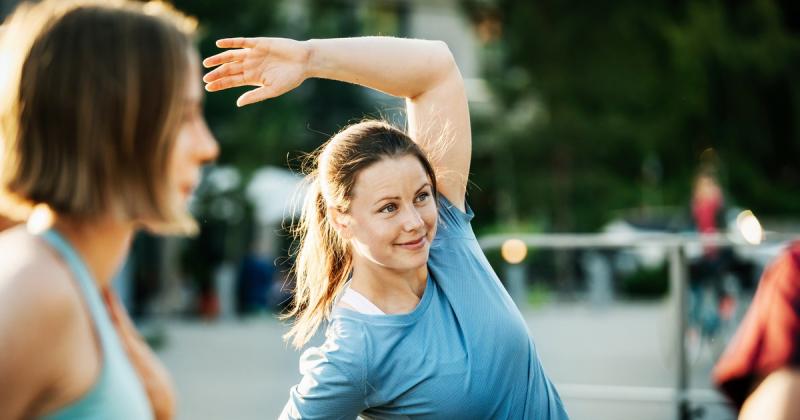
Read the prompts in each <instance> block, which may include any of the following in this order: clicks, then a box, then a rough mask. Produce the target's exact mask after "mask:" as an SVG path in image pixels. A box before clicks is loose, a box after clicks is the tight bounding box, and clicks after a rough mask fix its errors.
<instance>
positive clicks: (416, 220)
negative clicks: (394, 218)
mask: <svg viewBox="0 0 800 420" xmlns="http://www.w3.org/2000/svg"><path fill="white" fill-rule="evenodd" d="M406 208H408V209H409V210H408V211H407V212H406V217H405V220H404V221H403V229H404V230H405V231H407V232H413V231H415V230H419V229H420V228H421V227H422V226H423V225H424V224H425V222H424V221H423V220H422V216H421V215H420V214H419V211H418V210H417V208H416V207H415V206H407V207H406Z"/></svg>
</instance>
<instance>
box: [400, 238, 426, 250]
mask: <svg viewBox="0 0 800 420" xmlns="http://www.w3.org/2000/svg"><path fill="white" fill-rule="evenodd" d="M425 240H426V237H425V236H421V237H420V238H419V239H416V240H413V241H409V242H403V243H400V244H397V245H398V246H400V247H403V248H407V249H418V248H422V246H423V245H425Z"/></svg>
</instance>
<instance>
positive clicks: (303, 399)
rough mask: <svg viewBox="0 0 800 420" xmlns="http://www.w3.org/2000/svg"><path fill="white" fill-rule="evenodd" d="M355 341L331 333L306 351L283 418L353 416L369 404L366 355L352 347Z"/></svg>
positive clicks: (339, 417) (350, 417)
mask: <svg viewBox="0 0 800 420" xmlns="http://www.w3.org/2000/svg"><path fill="white" fill-rule="evenodd" d="M332 327H334V328H335V326H334V325H332ZM329 328H331V327H329ZM329 332H330V330H329ZM343 340H344V342H343ZM352 344H353V343H352V341H350V340H348V339H347V337H342V336H341V335H332V334H329V337H328V339H327V340H326V342H325V344H324V345H322V346H320V347H312V348H309V349H308V350H306V351H305V352H304V353H303V355H302V356H301V357H300V374H301V375H302V376H303V377H302V379H301V380H300V383H298V384H297V385H295V386H293V387H292V388H291V389H290V390H289V401H288V402H287V403H286V406H285V407H284V408H283V412H282V413H281V416H280V419H282V420H283V419H348V420H352V419H355V418H356V417H357V416H358V414H359V413H361V412H362V411H363V410H365V409H366V408H367V406H366V394H365V380H364V366H363V360H364V358H363V355H362V356H359V355H358V354H357V353H358V352H356V351H351V349H354V350H355V349H357V348H358V347H357V346H353V345H352Z"/></svg>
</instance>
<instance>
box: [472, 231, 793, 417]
mask: <svg viewBox="0 0 800 420" xmlns="http://www.w3.org/2000/svg"><path fill="white" fill-rule="evenodd" d="M511 239H516V240H520V241H522V242H523V243H524V244H525V245H526V246H527V247H528V248H536V249H551V250H566V249H570V250H575V249H621V248H637V247H661V248H663V249H665V250H667V252H668V264H669V291H670V294H671V299H670V300H671V304H672V309H673V311H674V317H675V318H674V319H673V322H674V323H675V325H677V327H678V328H676V329H675V335H674V337H673V338H672V340H671V341H672V345H673V346H674V351H675V352H676V353H675V354H677V355H678V357H677V363H678V366H677V369H676V376H675V378H674V380H675V385H674V387H672V388H658V387H636V386H599V385H582V384H561V385H559V389H560V392H561V394H562V395H564V396H567V397H571V398H577V399H591V400H605V401H608V400H616V401H628V402H633V401H636V402H665V403H669V402H672V403H673V404H674V406H675V410H676V415H677V418H678V419H679V420H689V419H691V418H692V411H691V406H690V403H691V402H695V403H704V404H728V402H727V400H725V399H724V398H722V397H721V396H720V395H719V394H717V393H715V392H713V391H711V390H704V389H694V390H693V389H689V363H688V358H687V351H686V343H685V340H686V332H687V328H688V319H687V285H688V260H687V257H686V252H685V249H686V248H687V247H688V246H697V245H700V246H709V245H713V246H719V247H725V246H728V247H733V246H736V247H758V246H764V245H773V246H775V245H777V244H780V243H784V242H788V241H790V240H797V239H800V235H798V234H777V233H769V234H766V235H764V238H763V239H764V240H763V241H762V242H760V243H759V244H750V243H747V242H745V241H743V240H740V239H738V238H734V237H732V236H730V235H725V234H713V235H697V234H669V233H635V234H632V233H625V234H615V233H603V234H519V235H514V234H494V235H488V236H482V237H481V238H479V240H478V242H479V243H480V246H481V248H482V249H483V250H484V251H489V250H496V249H500V248H501V247H502V245H503V244H504V243H506V241H508V240H511ZM509 268H511V270H512V271H511V273H509V274H512V276H514V277H517V278H519V279H522V276H521V272H519V273H516V274H514V273H513V270H514V268H513V267H511V266H509ZM520 282H521V280H520ZM506 287H508V288H509V293H510V294H512V296H513V295H514V294H515V293H520V287H524V284H520V283H519V282H518V284H516V285H514V284H512V285H506Z"/></svg>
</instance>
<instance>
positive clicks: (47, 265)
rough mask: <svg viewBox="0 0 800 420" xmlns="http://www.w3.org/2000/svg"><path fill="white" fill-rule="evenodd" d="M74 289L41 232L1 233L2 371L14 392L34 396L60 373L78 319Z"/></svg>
mask: <svg viewBox="0 0 800 420" xmlns="http://www.w3.org/2000/svg"><path fill="white" fill-rule="evenodd" d="M78 293H79V292H78V291H77V290H76V288H75V287H73V286H72V282H71V281H70V278H69V273H68V271H67V270H66V269H65V267H64V266H63V264H61V263H60V262H59V260H58V258H57V257H56V255H55V254H54V253H53V252H52V251H51V250H49V249H48V247H47V245H46V244H44V243H43V241H42V239H41V238H38V237H36V236H32V235H30V234H28V233H27V232H26V231H25V230H24V229H21V228H12V229H10V230H8V231H6V232H3V233H2V234H0V342H2V343H4V344H3V351H2V352H0V377H5V378H7V379H9V380H10V381H12V383H15V385H17V384H18V385H19V386H15V392H19V393H20V394H24V393H25V392H26V391H29V392H31V393H32V394H33V395H34V396H35V395H36V393H37V392H41V389H40V388H41V387H46V386H48V381H49V379H50V377H51V376H53V375H58V374H59V368H58V366H59V365H60V364H61V363H62V362H63V360H61V359H63V358H64V357H65V356H66V355H68V354H70V353H69V352H66V351H63V350H64V349H66V348H69V347H70V346H71V345H73V344H74V343H72V341H71V340H70V337H75V336H76V331H77V330H78V328H79V326H80V322H81V320H82V319H81V300H80V299H81V298H80V295H79V294H78ZM19 397H20V398H22V397H23V395H19ZM0 405H3V401H0ZM0 417H3V416H0Z"/></svg>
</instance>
